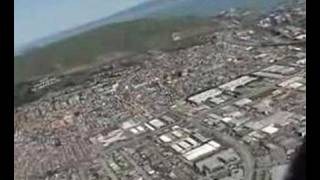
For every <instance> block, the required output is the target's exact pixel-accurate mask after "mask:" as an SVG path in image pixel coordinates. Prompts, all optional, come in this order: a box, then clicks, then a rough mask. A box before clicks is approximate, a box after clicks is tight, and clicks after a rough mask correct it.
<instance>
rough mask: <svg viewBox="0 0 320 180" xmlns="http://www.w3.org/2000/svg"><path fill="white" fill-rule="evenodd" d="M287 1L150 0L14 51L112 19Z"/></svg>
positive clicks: (207, 12) (201, 13) (266, 6)
mask: <svg viewBox="0 0 320 180" xmlns="http://www.w3.org/2000/svg"><path fill="white" fill-rule="evenodd" d="M286 1H291V0H150V1H147V2H145V3H142V4H139V5H137V6H135V7H132V8H130V9H127V10H124V11H122V12H119V13H116V14H114V15H112V16H109V17H106V18H103V19H100V20H97V21H94V22H91V23H88V24H84V25H82V26H79V27H77V28H74V29H70V30H67V31H63V32H59V33H57V34H55V35H52V36H49V37H46V38H42V39H40V40H37V41H35V42H33V43H30V44H28V45H26V46H24V47H19V48H17V49H16V50H15V54H16V55H18V54H22V53H24V52H25V51H30V50H33V49H34V48H37V47H42V46H45V45H47V44H50V43H53V42H55V41H59V40H62V39H65V38H68V37H71V36H74V35H77V34H80V33H83V32H86V31H90V30H92V29H95V28H99V27H101V26H105V25H107V24H112V23H119V22H124V21H132V20H138V19H144V18H168V17H185V16H193V17H208V16H213V15H215V14H217V13H218V12H220V11H222V10H227V9H230V8H243V9H250V10H255V11H261V12H263V11H267V10H270V9H271V8H273V7H274V6H275V5H277V4H278V3H281V2H286Z"/></svg>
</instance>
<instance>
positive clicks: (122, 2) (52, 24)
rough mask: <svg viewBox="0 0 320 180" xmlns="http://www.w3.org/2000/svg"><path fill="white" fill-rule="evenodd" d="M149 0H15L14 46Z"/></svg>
mask: <svg viewBox="0 0 320 180" xmlns="http://www.w3.org/2000/svg"><path fill="white" fill-rule="evenodd" d="M145 1H148V0H14V44H15V45H14V46H15V47H18V46H20V45H23V44H25V43H29V42H31V41H34V40H37V39H39V38H43V37H46V36H48V35H52V34H55V33H57V32H59V31H63V30H66V29H70V28H73V27H76V26H79V25H82V24H84V23H87V22H90V21H94V20H97V19H100V18H103V17H107V16H109V15H112V14H114V13H117V12H119V11H121V10H125V9H127V8H130V7H133V6H135V5H138V4H139V3H142V2H145Z"/></svg>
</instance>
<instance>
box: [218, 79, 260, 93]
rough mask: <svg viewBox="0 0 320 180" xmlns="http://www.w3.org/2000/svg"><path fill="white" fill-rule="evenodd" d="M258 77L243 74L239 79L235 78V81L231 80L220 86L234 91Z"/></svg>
mask: <svg viewBox="0 0 320 180" xmlns="http://www.w3.org/2000/svg"><path fill="white" fill-rule="evenodd" d="M256 79H257V78H256V77H251V76H242V77H240V78H238V79H235V80H233V81H230V82H228V83H226V84H223V85H221V86H220V88H221V89H224V90H229V91H234V90H235V89H236V88H237V87H239V86H243V85H246V84H248V83H250V82H252V81H254V80H256Z"/></svg>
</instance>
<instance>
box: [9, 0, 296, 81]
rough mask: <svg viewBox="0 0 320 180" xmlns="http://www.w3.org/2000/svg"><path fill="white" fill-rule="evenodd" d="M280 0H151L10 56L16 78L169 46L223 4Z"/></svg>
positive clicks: (257, 6)
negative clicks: (174, 34) (175, 34)
mask: <svg viewBox="0 0 320 180" xmlns="http://www.w3.org/2000/svg"><path fill="white" fill-rule="evenodd" d="M284 1H290V0H151V1H149V2H147V3H144V4H142V5H138V6H136V7H133V8H131V9H129V10H126V11H123V12H120V13H117V14H115V15H113V16H111V17H107V18H104V19H101V20H98V21H96V22H92V23H89V24H86V25H83V26H81V27H78V28H76V29H71V30H68V31H65V32H62V33H59V34H57V35H55V36H52V37H48V38H45V39H42V40H40V41H38V42H35V43H33V45H31V46H30V47H29V48H31V49H30V50H29V51H27V52H25V53H24V54H20V55H16V56H15V58H14V59H15V61H14V68H15V69H14V70H15V83H17V82H21V81H24V80H26V79H29V78H31V77H34V76H39V75H44V74H48V73H52V72H57V71H65V70H69V69H70V68H74V67H77V66H85V65H87V64H90V63H93V62H97V59H101V57H102V58H104V57H107V56H114V53H116V54H117V56H119V54H120V56H121V53H125V54H128V53H129V54H130V53H136V52H142V51H146V50H148V49H152V48H164V47H169V46H170V45H172V42H171V33H172V32H174V31H178V30H179V29H188V28H195V27H197V26H199V27H201V26H206V25H207V24H208V18H207V17H208V16H212V15H215V14H216V13H218V12H220V11H222V10H226V9H230V8H244V9H246V8H247V9H251V10H252V9H254V10H257V11H261V12H263V11H267V10H269V9H270V8H272V7H274V6H275V5H276V4H278V3H280V2H284ZM146 17H147V18H146ZM48 44H49V45H48Z"/></svg>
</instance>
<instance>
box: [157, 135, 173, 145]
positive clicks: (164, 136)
mask: <svg viewBox="0 0 320 180" xmlns="http://www.w3.org/2000/svg"><path fill="white" fill-rule="evenodd" d="M159 139H160V140H161V141H162V142H165V143H168V142H171V141H172V139H171V138H170V137H169V136H168V135H166V134H164V135H161V136H160V137H159Z"/></svg>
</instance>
